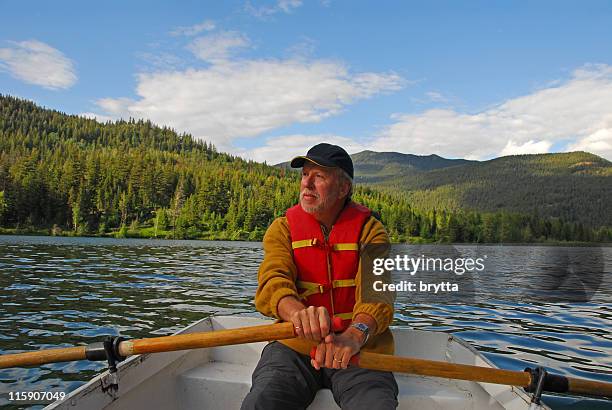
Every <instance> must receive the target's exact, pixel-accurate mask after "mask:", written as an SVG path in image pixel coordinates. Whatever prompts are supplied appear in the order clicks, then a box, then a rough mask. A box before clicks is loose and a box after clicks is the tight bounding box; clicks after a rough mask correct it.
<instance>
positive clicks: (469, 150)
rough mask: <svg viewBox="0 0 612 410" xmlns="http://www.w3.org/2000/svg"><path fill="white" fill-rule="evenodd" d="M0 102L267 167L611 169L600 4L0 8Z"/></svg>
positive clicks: (609, 27) (611, 33)
mask: <svg viewBox="0 0 612 410" xmlns="http://www.w3.org/2000/svg"><path fill="white" fill-rule="evenodd" d="M0 94H4V95H12V96H16V97H20V98H25V99H28V100H32V101H34V102H35V103H37V104H39V105H42V106H44V107H47V108H51V109H56V110H59V111H62V112H65V113H68V114H77V115H82V116H86V117H93V118H96V119H98V120H99V121H108V120H116V119H121V118H123V119H128V118H137V119H139V118H143V119H149V120H151V121H152V122H154V123H156V124H158V125H160V126H168V127H171V128H173V129H175V130H176V131H177V132H179V133H188V134H191V135H193V136H194V137H196V138H197V139H201V140H205V141H208V142H212V143H213V144H214V145H215V146H216V147H217V149H218V150H220V151H224V152H229V153H231V154H234V155H238V156H241V157H243V158H248V159H253V160H256V161H265V162H267V163H269V164H276V163H279V162H283V161H287V160H289V159H291V158H292V157H293V156H296V155H303V154H304V153H305V152H306V151H307V150H308V148H309V147H311V146H312V145H314V144H316V143H319V142H330V143H335V144H339V145H341V146H343V147H345V148H346V149H347V151H348V152H349V153H356V152H359V151H362V150H366V149H369V150H373V151H396V152H403V153H407V154H418V155H429V154H437V155H440V156H443V157H446V158H466V159H477V160H487V159H491V158H496V157H499V156H504V155H515V154H531V153H546V152H567V151H577V150H582V151H588V152H591V153H594V154H597V155H599V156H602V157H604V158H606V159H608V160H612V2H609V1H594V0H593V1H588V2H578V1H559V0H556V1H376V2H374V1H370V2H368V1H348V0H347V1H336V0H312V1H309V0H268V1H257V0H238V1H223V2H220V1H196V0H191V1H155V0H152V1H141V0H132V1H118V0H108V1H105V2H97V3H95V4H94V3H91V2H83V1H64V0H57V1H53V2H50V1H32V0H19V1H17V0H0Z"/></svg>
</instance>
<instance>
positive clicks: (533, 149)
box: [500, 140, 553, 156]
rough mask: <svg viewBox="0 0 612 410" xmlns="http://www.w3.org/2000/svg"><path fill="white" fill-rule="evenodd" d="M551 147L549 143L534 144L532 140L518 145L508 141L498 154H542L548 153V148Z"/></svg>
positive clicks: (539, 142)
mask: <svg viewBox="0 0 612 410" xmlns="http://www.w3.org/2000/svg"><path fill="white" fill-rule="evenodd" d="M552 145H553V144H552V142H550V141H537V142H536V141H533V140H529V141H527V142H525V143H524V144H520V145H519V144H516V143H515V142H514V141H512V140H510V141H508V143H507V144H506V146H505V147H504V149H503V150H502V151H501V152H500V155H501V156H505V155H522V154H544V153H547V152H549V151H550V147H552Z"/></svg>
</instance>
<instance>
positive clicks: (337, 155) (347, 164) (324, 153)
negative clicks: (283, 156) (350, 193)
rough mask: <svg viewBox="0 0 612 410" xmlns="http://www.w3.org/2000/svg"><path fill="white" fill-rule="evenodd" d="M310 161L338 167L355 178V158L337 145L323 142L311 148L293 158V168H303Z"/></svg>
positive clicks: (320, 164) (323, 165)
mask: <svg viewBox="0 0 612 410" xmlns="http://www.w3.org/2000/svg"><path fill="white" fill-rule="evenodd" d="M306 161H310V162H312V163H314V164H316V165H319V166H322V167H338V168H341V169H343V170H344V171H346V173H347V174H349V176H350V177H351V178H353V160H351V157H350V156H349V154H348V153H347V152H346V151H345V150H344V149H343V148H342V147H339V146H337V145H332V144H328V143H326V142H322V143H321V144H317V145H315V146H314V147H312V148H310V149H309V150H308V152H307V153H306V155H304V156H299V157H295V158H293V159H292V160H291V168H301V167H303V166H304V162H306Z"/></svg>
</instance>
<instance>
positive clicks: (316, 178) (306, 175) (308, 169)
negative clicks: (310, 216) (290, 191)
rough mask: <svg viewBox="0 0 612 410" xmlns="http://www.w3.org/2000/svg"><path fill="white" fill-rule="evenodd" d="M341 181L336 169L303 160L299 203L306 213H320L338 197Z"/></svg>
mask: <svg viewBox="0 0 612 410" xmlns="http://www.w3.org/2000/svg"><path fill="white" fill-rule="evenodd" d="M342 185H343V184H342V181H341V180H340V176H339V175H338V174H337V172H336V170H335V169H333V168H325V167H320V166H318V165H315V164H313V163H311V162H305V163H304V168H302V182H301V184H300V205H301V206H302V209H304V211H306V212H308V213H316V214H322V213H325V212H326V211H329V210H331V209H332V208H333V207H334V205H335V204H336V203H337V202H338V200H339V199H340V195H341V193H342V192H341V191H342Z"/></svg>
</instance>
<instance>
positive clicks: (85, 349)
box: [0, 322, 296, 369]
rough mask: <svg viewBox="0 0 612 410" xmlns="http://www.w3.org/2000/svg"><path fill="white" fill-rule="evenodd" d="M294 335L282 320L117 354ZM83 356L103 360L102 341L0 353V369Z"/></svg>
mask: <svg viewBox="0 0 612 410" xmlns="http://www.w3.org/2000/svg"><path fill="white" fill-rule="evenodd" d="M295 336H296V335H295V330H294V329H293V324H291V323H289V322H285V323H275V324H272V325H261V326H249V327H243V328H238V329H226V330H217V331H211V332H199V333H188V334H182V335H175V336H162V337H153V338H147V339H134V340H124V341H121V342H120V343H118V348H117V349H116V350H117V351H116V353H117V356H119V357H127V356H132V355H135V354H143V353H159V352H171V351H175V350H186V349H198V348H203V347H214V346H226V345H235V344H241V343H253V342H264V341H269V340H281V339H290V338H293V337H295ZM85 359H88V360H106V352H105V350H104V346H103V345H102V343H92V344H90V345H88V346H78V347H67V348H60V349H47V350H40V351H37V352H27V353H13V354H4V355H0V369H4V368H8V367H24V366H39V365H41V364H46V363H57V362H68V361H72V360H85Z"/></svg>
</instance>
